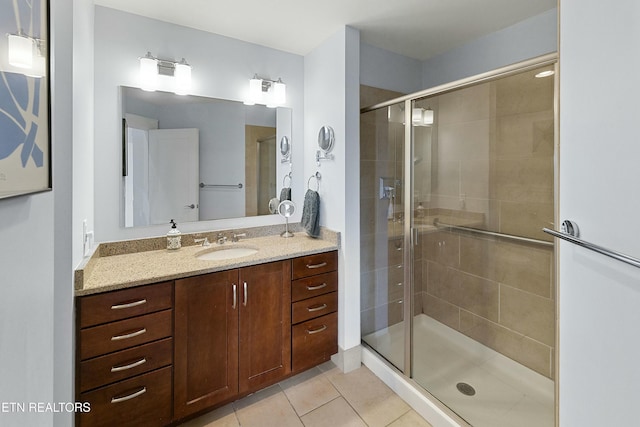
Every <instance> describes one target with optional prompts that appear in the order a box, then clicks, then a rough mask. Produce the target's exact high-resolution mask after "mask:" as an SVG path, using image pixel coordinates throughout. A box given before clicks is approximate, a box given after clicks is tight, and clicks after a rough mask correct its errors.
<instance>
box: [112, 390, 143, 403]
mask: <svg viewBox="0 0 640 427" xmlns="http://www.w3.org/2000/svg"><path fill="white" fill-rule="evenodd" d="M146 392H147V388H146V387H142V388H141V389H140V390H138V391H136V392H135V393H131V394H129V395H127V396H122V397H112V398H111V403H120V402H125V401H127V400H131V399H135V398H136V397H138V396H142V395H143V394H145V393H146Z"/></svg>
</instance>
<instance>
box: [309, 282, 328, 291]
mask: <svg viewBox="0 0 640 427" xmlns="http://www.w3.org/2000/svg"><path fill="white" fill-rule="evenodd" d="M326 287H327V284H326V283H323V284H321V285H318V286H307V290H308V291H317V290H318V289H322V288H326Z"/></svg>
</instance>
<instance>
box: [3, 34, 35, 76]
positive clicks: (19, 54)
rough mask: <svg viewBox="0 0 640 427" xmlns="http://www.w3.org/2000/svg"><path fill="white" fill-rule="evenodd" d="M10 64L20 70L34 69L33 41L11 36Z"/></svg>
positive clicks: (23, 37) (9, 48) (28, 38)
mask: <svg viewBox="0 0 640 427" xmlns="http://www.w3.org/2000/svg"><path fill="white" fill-rule="evenodd" d="M8 37H9V46H8V51H9V64H11V65H13V66H14V67H18V68H31V67H33V39H32V38H30V37H25V36H21V35H15V34H9V35H8Z"/></svg>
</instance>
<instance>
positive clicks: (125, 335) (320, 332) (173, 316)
mask: <svg viewBox="0 0 640 427" xmlns="http://www.w3.org/2000/svg"><path fill="white" fill-rule="evenodd" d="M337 289H338V272H337V252H336V251H333V252H327V253H321V254H315V255H309V256H305V257H298V258H294V259H287V260H283V261H278V262H271V263H265V264H259V265H255V266H249V267H243V268H239V269H234V270H227V271H221V272H216V273H210V274H204V275H200V276H193V277H188V278H184V279H177V280H175V281H168V282H162V283H157V284H153V285H145V286H139V287H134V288H129V289H125V290H121V291H112V292H105V293H101V294H96V295H90V296H81V297H78V298H76V307H77V325H78V326H77V328H78V329H77V337H78V338H77V353H76V359H77V364H76V366H77V371H76V390H77V397H76V398H77V400H78V401H80V402H89V403H90V404H91V411H90V412H87V413H79V414H78V415H77V419H76V425H78V426H114V425H117V426H142V425H144V426H145V427H147V426H165V425H170V424H173V425H175V424H176V423H178V422H180V421H181V420H183V419H185V418H188V417H189V416H191V415H194V414H196V413H198V412H203V411H205V410H207V409H211V408H214V407H215V406H220V405H222V404H224V403H226V402H230V401H232V400H234V399H237V398H239V397H241V396H243V395H246V394H249V393H251V392H254V391H257V390H259V389H261V388H264V387H266V386H269V385H271V384H274V383H276V382H278V381H281V380H282V379H284V378H286V377H288V376H290V375H292V374H293V373H297V372H300V371H302V370H304V369H308V368H311V367H313V366H315V365H317V364H319V363H322V362H324V361H326V360H329V358H330V356H331V355H332V354H334V353H336V352H337V351H338V346H337V307H338V297H337Z"/></svg>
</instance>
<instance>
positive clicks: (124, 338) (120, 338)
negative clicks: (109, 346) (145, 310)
mask: <svg viewBox="0 0 640 427" xmlns="http://www.w3.org/2000/svg"><path fill="white" fill-rule="evenodd" d="M145 332H147V329H146V328H142V329H140V330H139V331H135V332H131V333H130V334H124V335H116V336H115V337H111V341H119V340H126V339H127V338H133V337H137V336H138V335H142V334H144V333H145Z"/></svg>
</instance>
